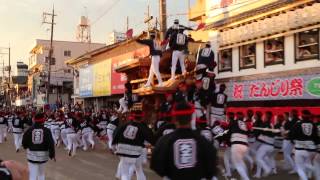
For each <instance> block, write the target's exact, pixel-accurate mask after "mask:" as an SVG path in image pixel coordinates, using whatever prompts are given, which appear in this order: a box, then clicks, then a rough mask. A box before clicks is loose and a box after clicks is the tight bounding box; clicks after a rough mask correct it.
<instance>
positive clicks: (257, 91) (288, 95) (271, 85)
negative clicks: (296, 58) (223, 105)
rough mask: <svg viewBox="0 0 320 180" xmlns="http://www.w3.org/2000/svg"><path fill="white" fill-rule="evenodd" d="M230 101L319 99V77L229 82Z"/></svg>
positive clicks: (316, 75)
mask: <svg viewBox="0 0 320 180" xmlns="http://www.w3.org/2000/svg"><path fill="white" fill-rule="evenodd" d="M227 87H228V90H227V94H228V96H229V97H230V101H258V100H286V99H320V78H319V75H318V74H315V75H301V76H293V77H279V78H275V79H261V80H254V81H240V82H229V83H228V84H227Z"/></svg>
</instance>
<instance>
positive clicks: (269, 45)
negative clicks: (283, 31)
mask: <svg viewBox="0 0 320 180" xmlns="http://www.w3.org/2000/svg"><path fill="white" fill-rule="evenodd" d="M274 64H284V37H280V38H274V39H268V40H266V41H264V66H270V65H274Z"/></svg>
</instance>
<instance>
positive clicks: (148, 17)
mask: <svg viewBox="0 0 320 180" xmlns="http://www.w3.org/2000/svg"><path fill="white" fill-rule="evenodd" d="M148 3H149V4H148V7H147V14H146V15H147V17H145V19H144V23H145V24H147V25H148V32H150V31H151V30H152V28H151V23H150V22H151V20H152V19H153V16H150V2H148Z"/></svg>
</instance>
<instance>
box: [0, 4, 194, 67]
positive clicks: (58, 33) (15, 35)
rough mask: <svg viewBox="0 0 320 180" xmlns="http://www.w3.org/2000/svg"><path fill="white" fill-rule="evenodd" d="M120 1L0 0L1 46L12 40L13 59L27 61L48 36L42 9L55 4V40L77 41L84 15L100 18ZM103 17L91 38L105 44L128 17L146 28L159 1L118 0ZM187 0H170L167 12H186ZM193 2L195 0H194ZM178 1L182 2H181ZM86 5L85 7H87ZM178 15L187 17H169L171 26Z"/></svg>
mask: <svg viewBox="0 0 320 180" xmlns="http://www.w3.org/2000/svg"><path fill="white" fill-rule="evenodd" d="M114 1H117V0H0V22H1V28H0V46H6V45H7V44H8V43H9V42H10V44H11V46H12V59H13V61H15V60H20V61H21V60H24V61H26V62H27V59H28V56H29V55H28V53H29V51H30V48H31V47H32V45H33V43H34V42H35V39H41V38H42V39H48V38H49V36H48V32H47V31H46V29H47V28H48V27H47V26H45V25H41V19H42V12H43V11H49V12H50V11H51V9H52V5H53V3H54V6H55V10H56V13H57V14H58V16H57V17H56V22H57V24H56V26H55V33H54V39H56V40H72V41H74V40H75V32H76V26H77V24H78V22H79V18H80V16H81V15H86V14H87V15H88V16H89V19H90V20H91V21H94V20H95V19H96V18H97V17H99V16H100V15H101V14H102V13H103V12H104V11H106V9H108V7H109V6H110V5H111V4H113V3H114ZM119 1H120V2H119V3H117V5H116V6H115V7H114V8H112V10H110V11H109V12H108V13H107V14H106V15H105V16H104V17H103V18H101V19H100V20H99V21H98V22H97V23H96V24H95V25H93V27H92V30H91V31H92V41H93V42H102V43H105V42H106V39H107V35H108V33H110V32H111V31H112V30H118V31H124V30H125V27H126V17H127V16H129V19H130V26H131V28H134V31H135V33H137V32H140V31H142V30H143V29H145V28H146V25H144V24H143V19H144V16H145V12H146V9H147V3H148V2H149V1H150V6H151V15H153V16H158V12H159V10H158V9H159V8H158V3H159V0H119ZM187 1H188V0H167V3H168V5H167V6H168V7H167V8H168V13H169V14H175V13H183V12H187ZM191 1H192V2H193V1H195V0H191ZM178 2H179V3H178ZM85 7H86V8H85ZM175 18H180V19H181V21H182V22H186V19H187V16H178V17H174V16H170V17H169V18H168V24H169V25H170V24H171V23H172V21H173V19H175Z"/></svg>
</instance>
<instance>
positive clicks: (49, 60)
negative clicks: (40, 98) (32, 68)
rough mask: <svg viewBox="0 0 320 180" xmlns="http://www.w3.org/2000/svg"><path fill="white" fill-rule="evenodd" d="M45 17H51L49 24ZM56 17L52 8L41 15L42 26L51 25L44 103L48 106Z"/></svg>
mask: <svg viewBox="0 0 320 180" xmlns="http://www.w3.org/2000/svg"><path fill="white" fill-rule="evenodd" d="M47 16H51V22H50V21H47V20H46V17H47ZM55 16H57V15H56V14H54V7H53V8H52V13H46V12H44V13H43V22H42V23H43V24H50V25H51V36H50V49H49V57H48V80H47V83H46V101H47V104H49V93H50V89H51V86H50V80H51V61H52V52H53V48H52V41H53V28H54V25H55V23H54V17H55Z"/></svg>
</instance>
